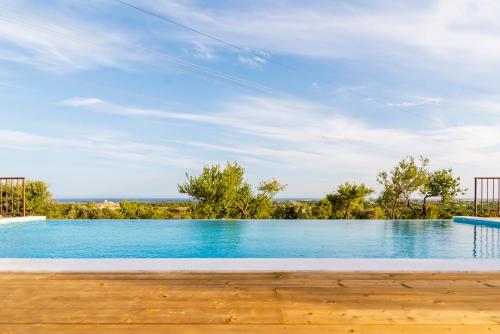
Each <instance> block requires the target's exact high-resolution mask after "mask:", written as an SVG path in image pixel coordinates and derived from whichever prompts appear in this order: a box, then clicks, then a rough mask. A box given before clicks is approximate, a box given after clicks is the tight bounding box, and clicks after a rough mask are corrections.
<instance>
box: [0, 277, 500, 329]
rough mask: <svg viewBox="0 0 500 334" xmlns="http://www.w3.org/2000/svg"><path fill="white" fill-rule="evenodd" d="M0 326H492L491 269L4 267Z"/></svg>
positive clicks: (496, 324)
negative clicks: (50, 269) (32, 270)
mask: <svg viewBox="0 0 500 334" xmlns="http://www.w3.org/2000/svg"><path fill="white" fill-rule="evenodd" d="M0 333H13V334H14V333H30V334H31V333H33V334H37V333H70V334H71V333H111V334H113V333H148V334H149V333H185V334H189V333H208V334H210V333H278V334H279V333H287V334H290V333H291V334H294V333H361V334H375V333H377V334H378V333H384V334H393V333H425V334H434V333H468V334H469V333H471V334H476V333H477V334H482V333H489V334H491V333H500V273H478V274H474V273H357V272H349V273H348V272H341V273H339V272H310V273H307V272H298V273H294V272H284V273H255V272H254V273H151V274H149V273H137V274H134V273H88V274H85V273H46V274H44V273H32V274H29V273H4V274H0Z"/></svg>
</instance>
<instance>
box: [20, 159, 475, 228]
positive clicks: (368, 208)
mask: <svg viewBox="0 0 500 334" xmlns="http://www.w3.org/2000/svg"><path fill="white" fill-rule="evenodd" d="M428 166H429V160H428V159H424V158H420V159H419V160H416V159H415V158H413V157H408V158H406V159H404V160H402V161H400V162H398V163H397V165H396V166H395V167H394V168H393V169H392V170H391V171H389V172H381V173H379V175H378V178H377V180H378V182H379V183H380V184H381V185H382V187H383V189H382V192H381V194H380V196H379V197H378V199H377V200H371V199H369V198H368V196H369V195H370V194H372V193H373V192H374V191H373V189H371V188H369V187H367V186H366V185H364V184H356V183H344V184H342V185H340V186H339V187H338V188H337V189H336V191H335V192H333V193H331V194H328V195H327V196H326V197H325V198H323V199H321V200H319V201H316V200H308V201H306V200H304V201H285V200H280V201H274V196H276V194H277V193H279V192H280V191H283V190H284V189H285V188H286V186H285V185H282V184H280V183H279V182H278V181H277V180H275V179H270V180H269V181H264V182H261V183H260V184H259V185H258V187H257V189H256V191H253V190H252V187H251V186H250V184H249V183H248V182H247V181H246V180H245V177H244V176H245V170H244V169H243V167H241V166H240V165H238V164H237V163H227V164H226V165H225V166H224V167H223V168H221V167H220V166H219V165H213V166H205V167H204V168H203V170H202V172H201V174H200V175H198V176H190V175H187V180H186V182H185V183H183V184H180V185H179V191H180V192H181V193H183V194H187V195H189V196H190V197H191V198H192V199H194V201H192V202H177V203H170V202H166V203H165V202H150V203H142V202H121V203H112V202H105V203H92V202H90V203H57V202H54V201H52V196H51V194H50V192H49V189H48V186H47V185H46V184H45V183H44V182H42V181H28V182H27V184H26V199H27V203H26V208H27V213H28V214H31V215H46V216H47V217H48V218H50V219H189V218H230V219H236V218H257V219H331V218H343V219H387V218H391V219H394V218H404V219H410V218H420V217H425V218H451V217H452V216H459V215H471V214H473V212H474V207H473V203H472V202H471V201H466V200H457V199H456V197H457V196H458V195H460V194H463V193H464V190H463V189H462V188H461V187H460V178H459V177H455V176H454V175H453V172H452V170H451V169H443V170H437V171H434V172H431V171H429V170H428ZM17 191H21V189H20V188H19V189H16V192H17ZM16 194H17V193H16Z"/></svg>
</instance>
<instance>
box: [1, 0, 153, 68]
mask: <svg viewBox="0 0 500 334" xmlns="http://www.w3.org/2000/svg"><path fill="white" fill-rule="evenodd" d="M1 11H2V13H1V15H0V43H1V45H2V49H1V51H0V58H2V59H4V60H9V61H15V62H22V63H27V64H30V65H33V66H35V67H37V68H40V69H48V70H53V71H65V70H82V69H88V68H93V67H98V66H111V67H125V66H126V65H127V64H128V63H130V62H133V61H140V60H146V59H147V57H145V56H144V55H143V54H141V52H138V51H137V49H136V48H135V46H136V45H137V42H138V41H137V39H136V38H134V37H133V36H132V35H131V33H130V32H124V31H121V30H119V29H116V28H113V27H112V26H110V25H107V24H105V23H103V22H102V21H101V22H99V21H95V20H91V21H89V20H85V19H83V17H82V15H81V13H82V12H81V11H75V10H74V9H71V8H69V7H68V6H64V5H63V4H61V6H58V8H55V7H53V8H47V7H43V6H42V7H39V6H36V5H35V4H34V3H30V2H26V1H23V0H21V1H15V2H14V1H6V2H5V3H2V5H1Z"/></svg>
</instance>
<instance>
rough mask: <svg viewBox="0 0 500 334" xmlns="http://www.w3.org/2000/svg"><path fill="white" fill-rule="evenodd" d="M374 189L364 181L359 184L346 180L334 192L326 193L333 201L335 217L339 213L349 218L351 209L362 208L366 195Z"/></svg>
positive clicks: (343, 217)
mask: <svg viewBox="0 0 500 334" xmlns="http://www.w3.org/2000/svg"><path fill="white" fill-rule="evenodd" d="M374 191H375V190H373V189H371V188H368V187H367V186H365V185H364V184H363V183H361V184H359V185H358V184H355V183H348V182H346V183H344V184H341V185H340V186H339V187H338V188H337V190H336V191H335V192H334V193H332V194H328V195H326V199H327V200H328V201H329V202H330V203H331V205H332V211H333V214H334V216H335V217H337V215H336V214H337V213H339V214H340V218H342V219H349V218H350V216H351V211H352V210H357V209H360V208H361V207H362V206H363V204H364V202H365V199H366V197H367V196H368V195H370V194H372V193H373V192H374Z"/></svg>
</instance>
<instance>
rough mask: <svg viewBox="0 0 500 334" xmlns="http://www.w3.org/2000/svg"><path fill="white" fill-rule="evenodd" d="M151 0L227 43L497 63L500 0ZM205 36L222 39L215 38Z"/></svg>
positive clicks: (311, 52) (337, 54) (304, 52)
mask: <svg viewBox="0 0 500 334" xmlns="http://www.w3.org/2000/svg"><path fill="white" fill-rule="evenodd" d="M148 4H149V5H150V6H152V7H153V8H154V9H155V10H159V11H161V12H163V13H165V14H166V15H169V16H171V17H174V18H175V19H177V20H178V21H180V22H182V23H185V24H188V25H190V26H194V27H195V28H196V29H199V30H201V31H203V32H205V33H208V34H212V35H214V36H217V37H219V38H221V39H224V40H226V41H228V42H230V43H234V44H238V45H241V46H243V47H245V48H250V49H258V50H261V49H263V50H266V51H271V52H273V53H281V54H294V55H300V56H306V57H320V58H350V59H359V58H366V57H367V56H368V57H369V56H370V55H371V56H373V55H385V56H390V57H401V56H404V57H405V58H406V59H408V58H415V56H417V55H418V56H420V57H430V58H432V59H439V60H442V61H444V62H445V63H452V64H467V65H470V66H473V67H484V66H489V65H492V64H494V65H497V64H499V63H500V37H499V36H500V24H499V23H498V22H499V20H498V15H497V13H498V12H499V11H500V2H498V1H495V0H479V1H477V0H439V1H431V2H414V3H406V4H405V6H394V5H393V4H392V3H389V4H387V5H386V6H384V5H383V4H380V5H376V4H375V3H372V4H371V5H368V6H367V5H366V3H365V4H364V5H363V6H357V5H356V4H354V3H350V4H349V5H346V4H345V3H342V2H316V3H311V2H281V1H274V2H269V1H265V2H264V1H257V2H255V3H254V4H253V6H251V5H247V6H244V5H242V6H241V7H240V8H237V7H234V6H233V7H229V6H228V7H220V8H218V9H214V8H210V10H209V9H205V8H203V7H202V6H201V5H197V4H196V3H195V2H192V1H169V2H168V3H165V2H161V1H152V2H149V3H148ZM242 22H244V24H242ZM193 36H194V35H193V34H192V33H181V34H179V35H177V38H183V39H184V40H186V41H188V42H189V40H190V39H192V38H193ZM199 38H200V37H199V36H196V40H197V41H198V43H199V41H200V39H199ZM205 43H207V44H212V45H217V46H219V47H224V45H222V44H221V43H218V42H216V41H213V40H210V39H205Z"/></svg>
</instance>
